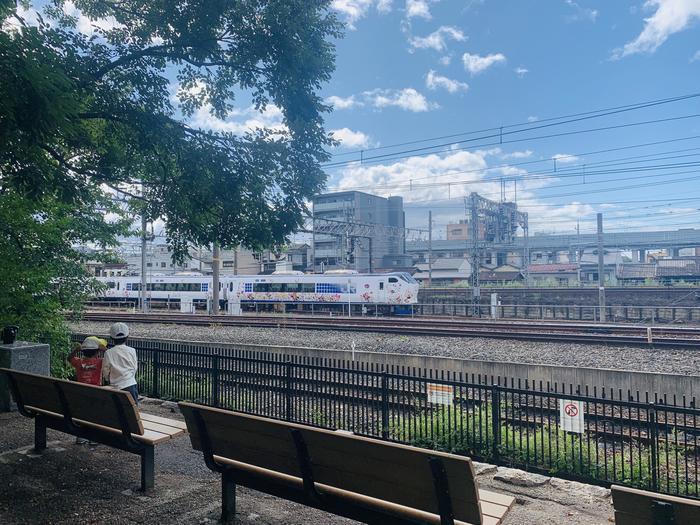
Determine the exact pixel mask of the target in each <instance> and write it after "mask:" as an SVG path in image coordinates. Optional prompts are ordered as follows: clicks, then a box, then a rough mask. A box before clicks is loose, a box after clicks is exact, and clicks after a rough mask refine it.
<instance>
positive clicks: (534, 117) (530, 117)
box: [527, 115, 540, 122]
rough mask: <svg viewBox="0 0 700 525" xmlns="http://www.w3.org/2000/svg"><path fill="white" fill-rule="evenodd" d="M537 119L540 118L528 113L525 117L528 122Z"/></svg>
mask: <svg viewBox="0 0 700 525" xmlns="http://www.w3.org/2000/svg"><path fill="white" fill-rule="evenodd" d="M538 120H540V119H539V118H538V117H536V116H535V115H530V116H529V117H527V121H528V122H537V121H538Z"/></svg>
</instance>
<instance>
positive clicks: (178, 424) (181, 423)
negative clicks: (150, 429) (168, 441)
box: [139, 411, 187, 431]
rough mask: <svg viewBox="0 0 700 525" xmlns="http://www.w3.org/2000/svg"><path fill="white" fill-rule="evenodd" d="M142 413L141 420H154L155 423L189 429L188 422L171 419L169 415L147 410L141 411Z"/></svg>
mask: <svg viewBox="0 0 700 525" xmlns="http://www.w3.org/2000/svg"><path fill="white" fill-rule="evenodd" d="M139 413H140V415H141V421H153V422H154V423H160V424H161V425H165V426H168V427H173V428H179V429H180V430H185V431H186V430H187V423H185V422H184V421H180V420H178V419H170V418H167V417H161V416H156V415H155V414H148V413H147V412H141V411H139Z"/></svg>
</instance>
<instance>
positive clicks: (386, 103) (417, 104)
mask: <svg viewBox="0 0 700 525" xmlns="http://www.w3.org/2000/svg"><path fill="white" fill-rule="evenodd" d="M363 96H364V97H365V100H367V102H368V103H369V104H371V105H372V106H374V107H375V108H379V109H381V108H385V107H391V106H394V107H398V108H401V109H405V110H406V111H412V112H414V113H420V112H423V111H429V110H431V109H435V108H437V107H438V106H437V104H435V103H433V102H430V101H428V99H426V98H425V96H424V95H422V94H421V93H419V92H418V91H416V90H415V89H413V88H404V89H373V90H372V91H365V92H364V93H363Z"/></svg>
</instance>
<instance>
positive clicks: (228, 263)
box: [222, 261, 233, 268]
mask: <svg viewBox="0 0 700 525" xmlns="http://www.w3.org/2000/svg"><path fill="white" fill-rule="evenodd" d="M222 264H223V266H224V268H233V261H224V262H223V263H222Z"/></svg>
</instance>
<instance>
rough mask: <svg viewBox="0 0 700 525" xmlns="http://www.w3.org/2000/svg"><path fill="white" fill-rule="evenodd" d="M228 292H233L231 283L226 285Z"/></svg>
mask: <svg viewBox="0 0 700 525" xmlns="http://www.w3.org/2000/svg"><path fill="white" fill-rule="evenodd" d="M228 291H229V292H232V291H233V283H232V282H230V283H228Z"/></svg>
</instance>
